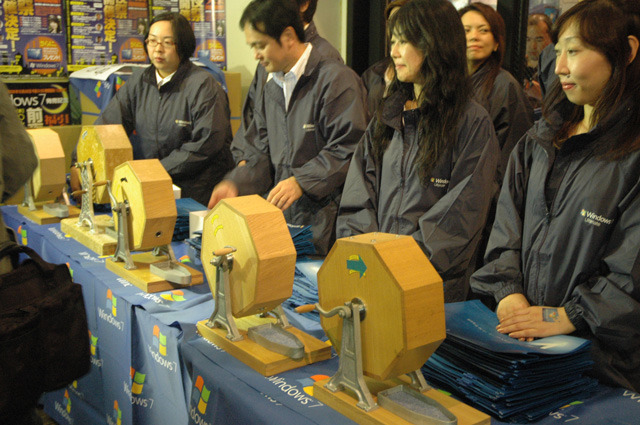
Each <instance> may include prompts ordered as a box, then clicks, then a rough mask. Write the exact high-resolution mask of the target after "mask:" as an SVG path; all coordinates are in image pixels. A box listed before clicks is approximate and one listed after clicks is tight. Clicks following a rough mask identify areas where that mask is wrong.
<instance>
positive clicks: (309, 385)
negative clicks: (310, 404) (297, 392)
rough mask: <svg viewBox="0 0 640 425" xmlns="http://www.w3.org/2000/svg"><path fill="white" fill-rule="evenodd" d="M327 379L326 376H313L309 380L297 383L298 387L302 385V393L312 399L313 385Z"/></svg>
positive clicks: (300, 380) (299, 380)
mask: <svg viewBox="0 0 640 425" xmlns="http://www.w3.org/2000/svg"><path fill="white" fill-rule="evenodd" d="M328 378H330V377H329V376H327V375H313V376H311V377H309V378H305V379H298V382H299V383H300V385H302V389H303V390H304V392H305V393H307V394H309V395H310V396H311V397H313V383H314V382H317V381H322V380H323V379H328Z"/></svg>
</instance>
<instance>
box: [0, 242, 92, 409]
mask: <svg viewBox="0 0 640 425" xmlns="http://www.w3.org/2000/svg"><path fill="white" fill-rule="evenodd" d="M20 253H25V254H27V255H28V256H29V257H30V258H27V259H25V260H24V261H23V262H22V263H21V264H20V265H17V262H18V255H19V254H20ZM8 255H10V256H11V258H12V260H13V263H14V270H13V271H11V272H9V273H6V274H3V275H0V418H6V417H11V416H13V415H15V414H17V413H19V412H23V411H24V410H25V409H28V408H33V407H35V406H36V403H37V400H38V398H39V397H40V395H41V394H42V392H46V391H53V390H56V389H59V388H62V387H64V386H66V385H69V384H70V383H71V382H73V381H74V380H75V379H78V378H80V377H81V376H83V375H84V374H86V373H87V372H88V371H89V369H90V367H91V363H90V361H91V352H90V346H89V329H88V326H87V315H86V312H85V308H84V300H83V299H82V287H81V286H80V285H78V284H76V283H73V281H72V280H71V276H70V274H69V269H68V268H67V266H66V265H64V264H58V265H56V264H50V263H47V262H45V261H44V260H42V258H40V256H39V255H38V254H37V253H36V252H35V251H33V250H32V249H31V248H28V247H26V246H22V245H17V244H15V243H13V242H4V243H2V244H0V259H2V258H4V257H5V256H8Z"/></svg>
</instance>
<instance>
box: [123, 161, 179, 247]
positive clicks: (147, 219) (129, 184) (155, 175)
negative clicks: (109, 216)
mask: <svg viewBox="0 0 640 425" xmlns="http://www.w3.org/2000/svg"><path fill="white" fill-rule="evenodd" d="M111 190H112V192H113V195H114V197H115V198H116V200H117V201H118V202H123V201H124V200H128V201H129V207H130V213H129V221H128V226H129V248H130V249H131V250H132V251H134V250H135V251H144V250H149V249H153V248H155V247H157V246H162V245H167V244H170V243H171V239H172V237H173V229H174V227H175V225H176V219H177V217H178V211H177V209H176V202H175V199H174V197H173V183H172V181H171V177H170V176H169V174H168V173H167V171H166V170H165V169H164V167H163V166H162V164H161V163H160V160H158V159H141V160H136V161H127V162H125V163H124V164H121V165H119V166H117V167H116V168H115V170H114V172H113V180H112V182H111ZM115 222H116V226H117V220H116V221H115Z"/></svg>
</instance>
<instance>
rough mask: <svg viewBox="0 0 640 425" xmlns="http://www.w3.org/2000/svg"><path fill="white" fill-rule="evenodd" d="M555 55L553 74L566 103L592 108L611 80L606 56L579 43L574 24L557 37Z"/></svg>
mask: <svg viewBox="0 0 640 425" xmlns="http://www.w3.org/2000/svg"><path fill="white" fill-rule="evenodd" d="M555 51H556V69H555V72H556V74H557V75H558V78H559V79H560V83H561V84H562V90H563V91H564V93H565V95H566V96H567V98H568V99H569V101H571V102H572V103H575V104H576V105H590V106H593V105H595V103H596V101H597V100H598V99H599V98H600V96H601V95H602V91H603V89H604V87H605V86H606V84H607V82H608V81H609V79H610V78H611V73H612V69H611V64H610V63H609V61H608V60H607V58H606V56H605V55H604V54H602V53H601V52H600V51H598V50H595V49H594V48H593V47H590V46H588V45H587V44H586V43H584V42H583V41H582V38H581V37H580V34H579V32H578V26H577V24H575V23H572V24H570V25H568V26H567V27H566V29H564V30H563V31H562V32H561V33H560V36H559V37H558V43H557V44H556V47H555Z"/></svg>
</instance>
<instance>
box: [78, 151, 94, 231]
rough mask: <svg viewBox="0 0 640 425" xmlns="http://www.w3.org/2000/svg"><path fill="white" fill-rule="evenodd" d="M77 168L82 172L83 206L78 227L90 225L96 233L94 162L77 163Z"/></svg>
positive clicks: (89, 160)
mask: <svg viewBox="0 0 640 425" xmlns="http://www.w3.org/2000/svg"><path fill="white" fill-rule="evenodd" d="M75 167H76V168H77V169H79V170H80V185H81V187H82V191H81V192H82V206H81V208H80V215H79V216H78V226H83V225H85V224H86V225H88V226H89V229H90V230H91V231H92V232H95V217H94V214H93V161H92V160H91V158H89V159H88V160H86V161H85V162H76V163H75Z"/></svg>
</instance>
